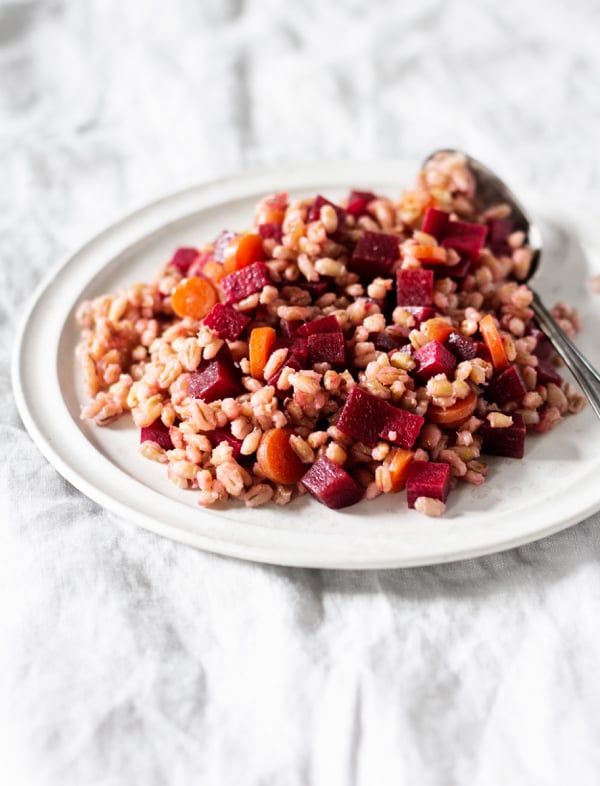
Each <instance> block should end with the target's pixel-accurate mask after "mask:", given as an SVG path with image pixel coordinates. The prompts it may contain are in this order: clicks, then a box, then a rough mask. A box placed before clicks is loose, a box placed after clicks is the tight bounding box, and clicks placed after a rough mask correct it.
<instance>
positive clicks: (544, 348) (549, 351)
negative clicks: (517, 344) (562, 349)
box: [529, 327, 556, 361]
mask: <svg viewBox="0 0 600 786" xmlns="http://www.w3.org/2000/svg"><path fill="white" fill-rule="evenodd" d="M529 335H530V336H535V340H536V343H535V347H534V349H533V354H534V355H536V356H537V357H538V358H539V359H540V360H548V361H550V360H552V358H553V357H554V355H555V354H556V352H555V351H554V347H553V346H552V344H551V343H550V341H549V340H548V339H547V338H546V336H545V335H544V333H542V331H541V330H540V329H539V328H536V327H534V328H531V330H530V331H529Z"/></svg>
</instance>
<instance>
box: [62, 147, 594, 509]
mask: <svg viewBox="0 0 600 786" xmlns="http://www.w3.org/2000/svg"><path fill="white" fill-rule="evenodd" d="M477 196H478V195H477V193H476V186H475V181H474V179H473V177H472V175H471V173H470V172H469V170H468V168H467V166H466V161H465V158H464V157H463V156H461V155H459V154H447V153H444V154H439V155H437V156H436V157H434V158H433V159H432V160H430V161H428V163H427V164H426V165H425V167H424V169H423V170H422V171H421V172H419V174H418V176H417V179H416V183H415V185H414V186H413V187H412V188H411V189H409V190H406V191H404V192H403V193H401V195H400V196H399V197H398V198H395V199H391V198H389V197H385V196H381V195H378V194H374V193H371V192H365V191H352V192H351V193H350V194H349V196H348V198H347V199H346V200H343V201H341V202H340V204H335V203H333V202H331V201H330V200H329V199H327V198H325V197H324V196H322V195H316V196H314V197H310V198H306V199H297V200H290V199H289V198H288V195H287V194H286V193H278V194H274V195H271V196H268V197H266V198H264V199H263V200H262V201H260V202H259V204H258V205H257V207H256V211H255V215H254V220H253V224H252V227H251V228H250V229H247V230H244V231H236V230H234V229H228V230H225V231H223V232H221V234H220V235H219V236H218V237H217V238H216V239H215V240H214V241H213V242H210V243H206V244H204V245H199V246H198V247H197V248H187V247H186V248H179V249H177V250H176V251H175V252H174V254H173V257H172V258H171V259H170V260H168V261H167V262H165V264H164V265H163V266H162V267H161V269H160V270H159V271H158V272H157V273H156V275H155V277H154V279H153V280H152V281H151V282H150V283H138V284H134V285H132V286H130V287H128V288H126V289H123V290H121V291H118V292H116V293H114V294H106V295H101V296H99V297H96V298H94V299H92V300H87V301H85V302H84V303H82V304H81V305H80V307H79V308H78V311H77V320H78V323H79V325H80V328H81V340H80V343H79V345H78V347H77V353H78V358H79V361H80V363H81V366H82V369H83V377H84V383H85V389H86V393H87V395H88V396H89V397H90V399H91V401H90V403H88V404H86V405H85V406H83V407H82V413H81V416H82V418H84V419H92V420H93V421H95V423H96V424H98V425H100V426H106V425H108V424H110V423H112V422H113V421H115V420H116V419H117V418H119V417H120V416H122V415H124V414H125V413H130V415H131V417H132V418H133V422H134V423H135V425H136V426H137V427H138V428H139V429H140V443H141V444H140V447H139V450H140V453H141V454H142V456H143V457H145V458H146V459H150V460H153V461H157V462H160V463H163V464H165V465H166V471H167V473H168V477H169V479H170V480H171V481H172V482H173V483H174V484H175V485H176V486H178V487H180V488H181V489H193V490H194V491H195V493H196V495H197V499H198V503H199V504H200V505H202V506H209V505H214V504H215V503H220V502H224V501H226V500H229V499H230V498H238V499H240V500H242V501H243V502H244V503H245V504H246V505H248V506H252V507H255V506H258V505H262V504H265V503H269V502H273V503H275V504H277V505H285V504H287V503H288V502H290V501H291V500H292V499H293V497H294V496H297V495H300V494H304V493H306V492H307V491H308V492H309V493H310V494H312V495H313V496H314V497H315V498H316V499H317V500H319V501H320V502H322V503H324V504H325V505H327V506H329V507H331V508H343V507H346V506H349V505H353V504H354V503H356V502H358V501H359V500H361V499H363V498H366V499H372V498H374V497H377V496H378V495H380V494H393V493H397V492H401V491H403V490H404V489H405V490H406V502H407V504H408V507H410V508H415V509H416V510H418V511H420V512H421V513H424V514H426V515H429V516H439V515H442V514H443V513H444V511H445V507H446V501H447V497H448V494H449V491H450V490H451V489H452V488H453V487H455V486H456V485H457V484H458V483H459V482H465V483H470V484H474V485H480V484H482V483H483V482H484V481H485V480H486V476H487V474H488V466H487V464H486V463H485V461H484V460H483V457H484V456H486V455H496V456H505V457H509V458H514V459H520V458H522V457H523V455H524V447H525V438H526V435H527V433H528V432H545V431H547V430H548V429H550V428H553V427H554V426H555V425H556V424H557V423H559V422H560V421H561V420H562V419H563V418H564V417H565V416H566V415H567V414H568V413H574V412H577V411H579V410H580V409H581V407H582V406H583V404H584V399H583V397H582V396H581V395H580V394H579V393H578V392H577V391H576V390H575V388H574V387H573V386H571V385H570V384H568V383H567V382H566V381H565V380H563V379H562V377H561V376H560V375H559V374H558V373H557V370H556V366H555V359H554V356H553V351H552V348H551V346H550V344H549V343H548V342H547V340H546V339H545V338H544V336H543V335H542V334H541V333H540V331H539V330H538V329H537V328H536V327H535V325H534V323H533V312H532V310H531V308H530V303H531V299H532V294H531V291H530V290H529V288H528V287H527V285H526V284H525V283H524V282H525V281H526V279H527V275H528V272H529V267H530V265H531V261H532V251H531V249H530V248H529V247H528V245H527V238H526V237H525V236H524V233H523V232H521V231H519V230H518V229H517V228H516V227H515V225H514V223H513V221H512V219H511V216H510V214H509V208H508V206H506V205H503V204H499V205H492V206H489V205H480V204H479V203H478V199H477ZM554 313H555V316H557V317H558V318H559V320H560V322H561V324H562V326H563V328H565V329H566V330H567V331H568V332H569V333H571V334H572V333H573V332H574V331H576V330H577V329H578V327H579V325H578V317H577V314H576V312H575V311H574V310H573V309H571V308H569V307H568V306H567V305H566V304H564V303H561V304H558V305H557V306H556V307H555V310H554ZM398 499H399V504H398V507H399V509H401V508H402V507H403V505H404V504H405V503H404V501H403V499H402V496H400V497H399V498H398Z"/></svg>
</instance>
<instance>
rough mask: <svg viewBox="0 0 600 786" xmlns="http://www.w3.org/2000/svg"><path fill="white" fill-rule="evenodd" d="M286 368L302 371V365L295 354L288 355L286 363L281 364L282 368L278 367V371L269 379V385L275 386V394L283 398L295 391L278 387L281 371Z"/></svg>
mask: <svg viewBox="0 0 600 786" xmlns="http://www.w3.org/2000/svg"><path fill="white" fill-rule="evenodd" d="M284 368H291V369H293V370H294V371H300V369H301V366H300V363H299V362H298V361H297V360H296V358H295V357H293V356H292V357H288V358H287V359H286V361H285V363H284V364H283V365H282V366H281V368H279V369H277V371H276V372H275V373H274V374H273V375H272V376H270V377H269V379H268V380H267V385H272V386H273V387H274V388H275V395H276V396H278V398H281V399H284V398H287V397H288V396H291V395H292V393H293V390H279V388H278V387H277V383H278V382H279V377H280V376H281V372H282V371H283V369H284Z"/></svg>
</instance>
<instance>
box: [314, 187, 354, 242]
mask: <svg viewBox="0 0 600 786" xmlns="http://www.w3.org/2000/svg"><path fill="white" fill-rule="evenodd" d="M323 205H331V207H332V208H333V209H334V210H335V213H336V215H337V220H338V225H337V229H336V230H335V232H333V233H332V237H333V236H335V235H339V233H340V232H342V231H343V229H344V227H345V226H346V211H345V210H344V208H343V207H340V206H339V205H335V204H334V203H333V202H330V201H329V200H328V199H325V197H324V196H321V194H317V196H316V197H315V199H314V202H313V203H312V205H311V206H310V210H309V211H308V217H307V218H308V221H318V220H319V218H320V216H321V208H322V207H323Z"/></svg>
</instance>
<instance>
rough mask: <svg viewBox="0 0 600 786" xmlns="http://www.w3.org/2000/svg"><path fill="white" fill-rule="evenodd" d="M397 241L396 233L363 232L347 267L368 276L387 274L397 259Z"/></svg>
mask: <svg viewBox="0 0 600 786" xmlns="http://www.w3.org/2000/svg"><path fill="white" fill-rule="evenodd" d="M398 243H399V240H398V237H397V236H396V235H386V234H385V232H368V231H367V232H364V233H363V236H362V237H361V239H360V240H359V241H358V243H357V244H356V247H355V249H354V253H353V254H352V257H351V259H350V262H349V263H348V269H349V270H351V271H352V272H353V273H358V274H359V275H361V276H368V277H369V278H375V276H386V275H388V274H389V272H390V270H391V268H392V265H393V264H394V262H395V261H396V260H397V259H398V252H399V246H398ZM417 305H421V304H417Z"/></svg>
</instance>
